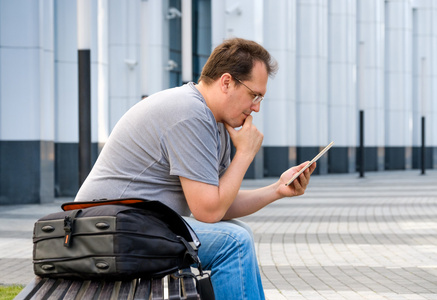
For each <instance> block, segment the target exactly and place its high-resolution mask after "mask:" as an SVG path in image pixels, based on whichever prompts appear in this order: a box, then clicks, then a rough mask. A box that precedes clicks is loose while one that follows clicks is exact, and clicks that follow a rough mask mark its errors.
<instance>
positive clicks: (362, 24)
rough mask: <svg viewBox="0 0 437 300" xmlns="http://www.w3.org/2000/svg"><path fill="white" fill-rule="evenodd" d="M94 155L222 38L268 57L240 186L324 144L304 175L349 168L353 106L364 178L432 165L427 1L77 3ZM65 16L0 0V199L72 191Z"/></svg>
mask: <svg viewBox="0 0 437 300" xmlns="http://www.w3.org/2000/svg"><path fill="white" fill-rule="evenodd" d="M89 2H90V14H91V20H92V21H91V25H90V26H89V27H90V28H89V34H90V35H91V46H90V53H91V128H90V130H91V138H92V157H93V159H94V160H95V159H96V158H97V156H98V153H99V150H100V149H101V147H102V146H103V145H104V143H105V141H106V139H107V137H108V136H109V134H110V132H111V130H112V128H113V127H114V125H115V124H116V122H117V121H118V119H119V118H120V117H121V116H122V115H123V113H124V112H125V111H126V110H128V109H129V108H130V107H131V106H132V105H134V104H135V103H137V102H138V101H140V100H141V99H142V98H143V97H146V96H148V95H151V94H152V93H155V92H157V91H160V90H163V89H166V88H169V87H174V86H178V85H181V84H183V83H185V82H187V81H197V78H198V77H199V74H200V71H201V69H202V66H203V64H204V63H205V61H206V59H207V58H208V56H209V54H210V53H211V51H212V49H213V48H214V47H215V46H217V45H218V44H220V43H221V42H222V41H223V40H224V39H226V38H229V37H242V38H246V39H251V40H255V41H257V42H259V43H260V44H262V45H263V46H264V47H265V48H266V49H267V50H269V51H270V53H271V54H272V56H273V57H274V58H275V59H276V60H277V61H278V63H279V71H278V73H277V74H276V76H275V78H274V79H271V80H269V83H268V88H267V94H266V99H265V101H263V103H262V106H261V111H260V112H259V113H257V114H255V116H254V123H255V125H256V126H257V127H258V128H259V129H260V130H261V131H262V132H263V133H264V141H263V147H262V149H261V151H260V152H259V153H258V155H257V157H256V158H255V160H254V162H253V163H252V165H251V167H250V168H249V170H248V172H247V175H246V177H247V178H263V177H272V176H279V175H280V174H281V173H282V172H283V171H284V170H286V169H287V168H289V167H291V166H294V165H296V164H298V163H301V162H302V161H305V160H308V159H311V158H312V157H313V156H314V155H315V154H316V153H317V152H318V151H319V150H320V148H321V147H323V146H325V145H327V144H328V143H329V142H331V141H334V142H335V145H334V147H333V148H332V149H331V150H330V151H329V152H328V155H325V156H324V157H322V158H321V160H320V161H319V162H318V168H317V169H316V170H317V171H316V173H317V174H327V173H353V172H356V171H357V169H359V168H361V166H360V162H361V161H362V160H361V156H360V153H361V152H359V151H358V149H359V141H360V122H359V115H360V113H359V112H360V111H362V112H363V113H364V127H363V128H364V136H363V138H364V156H363V158H364V162H365V164H364V166H365V168H364V169H365V170H366V171H384V170H405V169H419V168H420V166H421V163H422V155H421V147H422V139H421V137H422V126H421V124H422V119H424V120H425V127H424V128H425V131H424V133H425V146H426V147H425V150H426V154H425V160H424V162H425V163H426V168H436V167H437V76H436V75H437V1H433V0H385V1H384V0H365V1H364V0H275V1H268V0H240V1H231V0H126V1H120V0H89ZM77 36H78V10H77V1H72V0H14V1H13V0H0V204H22V203H40V202H51V201H53V199H54V197H62V196H74V194H75V193H76V192H77V190H78V187H79V180H78V162H79V155H78V128H79V124H78V119H79V115H80V111H79V107H78V97H79V93H78V54H77V46H78V44H77Z"/></svg>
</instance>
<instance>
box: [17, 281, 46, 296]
mask: <svg viewBox="0 0 437 300" xmlns="http://www.w3.org/2000/svg"><path fill="white" fill-rule="evenodd" d="M42 284H43V279H42V278H41V277H35V278H34V279H32V281H31V282H30V283H29V284H28V285H26V286H25V287H24V289H22V290H21V292H20V293H19V294H18V295H17V296H16V297H15V299H14V300H27V299H30V298H31V297H32V296H33V295H34V294H35V293H36V292H37V291H38V289H39V288H40V286H42Z"/></svg>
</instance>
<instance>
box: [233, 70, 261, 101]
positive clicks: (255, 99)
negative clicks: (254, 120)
mask: <svg viewBox="0 0 437 300" xmlns="http://www.w3.org/2000/svg"><path fill="white" fill-rule="evenodd" d="M234 79H235V80H237V81H238V82H239V83H241V84H242V85H244V86H245V87H246V88H247V89H248V90H249V91H250V92H251V93H252V94H253V95H255V98H253V99H252V103H253V104H258V103H260V102H261V101H263V100H264V96H261V95H258V94H257V93H255V92H254V91H253V90H252V89H251V88H250V87H248V86H247V85H245V84H244V83H243V82H242V81H241V80H240V79H238V78H236V77H234Z"/></svg>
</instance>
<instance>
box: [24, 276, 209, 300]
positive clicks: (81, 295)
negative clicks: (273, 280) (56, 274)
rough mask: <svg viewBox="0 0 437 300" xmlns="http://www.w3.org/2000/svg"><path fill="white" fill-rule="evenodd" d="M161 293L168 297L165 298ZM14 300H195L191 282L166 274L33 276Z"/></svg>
mask: <svg viewBox="0 0 437 300" xmlns="http://www.w3.org/2000/svg"><path fill="white" fill-rule="evenodd" d="M165 294H168V296H166V295H165ZM15 299H48V300H54V299H90V300H91V299H101V300H109V299H111V300H112V299H145V300H149V299H152V300H155V299H160V300H161V299H171V300H172V299H187V300H191V299H192V300H199V299H200V296H199V295H198V293H197V290H196V286H195V280H194V279H192V278H183V279H180V278H177V277H175V276H172V275H168V276H166V277H164V278H161V279H153V280H152V279H134V280H130V281H104V280H87V281H81V280H66V279H49V278H41V277H38V276H37V277H36V278H35V279H34V280H32V281H31V282H30V283H29V284H28V285H27V286H26V287H25V288H24V289H23V290H22V291H21V293H20V294H18V295H17V297H16V298H15Z"/></svg>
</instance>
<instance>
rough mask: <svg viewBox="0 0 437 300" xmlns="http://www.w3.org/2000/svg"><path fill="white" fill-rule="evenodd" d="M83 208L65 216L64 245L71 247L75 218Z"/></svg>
mask: <svg viewBox="0 0 437 300" xmlns="http://www.w3.org/2000/svg"><path fill="white" fill-rule="evenodd" d="M81 211H82V210H81V209H78V210H74V211H73V212H72V213H71V214H70V215H69V216H65V218H64V232H65V236H64V247H67V248H68V247H70V245H71V236H72V234H73V227H74V219H75V218H76V216H77V214H78V213H79V212H81Z"/></svg>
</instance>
